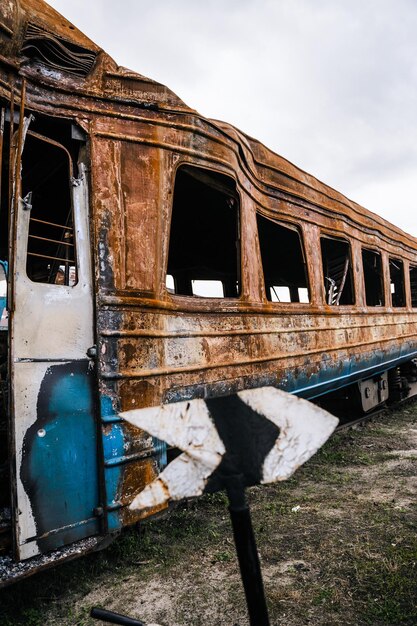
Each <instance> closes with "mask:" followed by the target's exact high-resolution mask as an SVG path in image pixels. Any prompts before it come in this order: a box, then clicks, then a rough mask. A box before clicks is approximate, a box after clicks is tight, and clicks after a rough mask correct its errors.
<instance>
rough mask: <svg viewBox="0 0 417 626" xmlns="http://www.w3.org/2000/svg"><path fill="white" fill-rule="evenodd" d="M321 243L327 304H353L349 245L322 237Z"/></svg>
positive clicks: (345, 242) (340, 240)
mask: <svg viewBox="0 0 417 626" xmlns="http://www.w3.org/2000/svg"><path fill="white" fill-rule="evenodd" d="M320 243H321V257H322V263H323V276H324V291H325V294H326V303H327V304H330V305H334V306H338V305H339V304H353V303H354V301H355V300H354V295H353V294H354V291H353V279H352V269H351V268H352V263H351V256H350V245H349V243H348V242H347V241H345V240H343V239H336V238H329V237H322V238H321V242H320Z"/></svg>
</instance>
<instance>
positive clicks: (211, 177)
mask: <svg viewBox="0 0 417 626" xmlns="http://www.w3.org/2000/svg"><path fill="white" fill-rule="evenodd" d="M179 172H184V173H185V174H186V175H187V176H190V178H192V179H194V180H195V181H198V182H199V183H201V184H202V185H206V186H207V187H209V188H210V189H212V190H213V191H214V192H218V193H221V194H223V195H224V196H228V197H229V199H230V200H232V202H234V204H235V206H234V210H235V212H236V215H235V222H236V232H235V235H234V248H235V257H234V261H235V268H236V270H235V272H236V274H235V277H234V278H233V280H232V281H226V280H225V277H224V276H222V275H221V273H219V272H216V271H215V272H214V273H213V275H212V276H210V277H208V276H205V275H204V276H203V275H201V271H197V273H196V274H195V275H192V274H191V273H190V272H191V271H192V265H190V270H189V271H188V275H187V273H186V272H185V273H184V276H183V277H178V271H177V272H175V271H174V270H173V269H172V266H171V265H170V259H171V243H172V236H173V219H174V208H175V200H176V193H175V188H176V184H177V180H178V173H179ZM216 177H217V180H216ZM221 178H223V180H221ZM226 180H227V181H228V182H229V185H230V187H229V186H228V185H227V184H226V182H225V181H226ZM232 186H233V189H232V188H231V187H232ZM173 189H174V191H173V194H172V204H171V214H170V224H169V232H168V245H167V260H166V269H165V273H164V283H163V285H164V291H165V293H166V294H167V295H169V296H170V297H173V298H193V299H195V300H201V301H210V300H216V301H217V302H219V301H228V300H230V301H236V300H238V299H239V298H240V297H241V295H242V269H241V245H242V242H241V197H240V193H239V191H238V189H237V183H236V179H235V178H233V177H232V176H231V175H229V174H225V173H224V172H222V171H218V170H214V169H211V168H209V167H205V166H202V165H200V164H195V163H190V162H183V163H181V164H180V165H178V167H177V168H176V170H175V175H174V181H173ZM175 274H177V275H175ZM167 276H170V277H172V280H173V283H174V291H173V290H172V289H171V288H168V287H167ZM234 279H235V284H236V294H233V295H231V294H230V292H231V289H232V288H233V287H231V285H232V283H234ZM195 281H199V282H201V281H207V282H208V283H209V282H218V281H219V282H221V283H222V288H223V292H224V293H225V294H226V295H223V296H218V295H215V296H212V295H204V296H202V295H198V294H196V293H194V292H193V282H195ZM228 282H229V284H227V283H228ZM181 284H182V286H181ZM185 284H186V286H187V288H186V289H185V288H184V285H185ZM180 289H182V291H180ZM228 292H229V293H228Z"/></svg>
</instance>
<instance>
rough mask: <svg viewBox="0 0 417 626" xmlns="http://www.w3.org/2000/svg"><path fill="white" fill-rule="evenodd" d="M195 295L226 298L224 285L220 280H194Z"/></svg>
mask: <svg viewBox="0 0 417 626" xmlns="http://www.w3.org/2000/svg"><path fill="white" fill-rule="evenodd" d="M191 285H192V289H193V295H194V296H203V297H204V298H224V287H223V283H222V282H221V281H220V280H192V281H191Z"/></svg>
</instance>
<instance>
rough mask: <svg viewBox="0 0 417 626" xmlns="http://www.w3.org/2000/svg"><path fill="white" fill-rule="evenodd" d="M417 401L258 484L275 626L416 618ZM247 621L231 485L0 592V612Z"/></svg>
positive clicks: (36, 620) (17, 619) (70, 625)
mask: <svg viewBox="0 0 417 626" xmlns="http://www.w3.org/2000/svg"><path fill="white" fill-rule="evenodd" d="M416 468H417V403H414V404H411V403H409V404H408V405H406V406H404V407H403V408H402V409H401V410H397V411H395V412H390V411H387V412H386V413H385V414H383V415H382V416H380V417H378V418H377V419H375V420H374V421H373V422H372V423H368V424H367V425H366V426H363V427H360V428H359V429H357V430H350V431H347V432H342V433H338V434H336V435H335V436H333V438H332V439H331V440H330V441H329V442H328V443H327V444H326V445H325V446H324V447H323V448H322V450H321V451H320V452H319V453H318V454H317V455H316V456H315V457H314V458H313V459H312V460H311V461H309V462H308V463H307V464H306V465H305V466H304V467H303V468H301V469H300V470H298V472H297V473H296V474H295V475H294V476H293V478H292V479H291V480H289V481H286V482H285V483H281V484H278V485H273V486H267V487H255V488H253V489H251V490H249V493H248V497H249V501H250V505H251V509H252V517H253V524H254V528H255V533H256V537H257V541H258V547H259V552H260V558H261V564H262V570H263V576H264V583H265V590H266V595H267V599H268V606H269V611H270V616H271V626H275V625H276V626H278V625H280V624H285V625H286V626H296V625H297V626H303V625H307V624H308V625H314V626H337V625H339V624H340V625H342V624H343V626H360V625H365V624H368V625H369V624H370V625H375V626H378V625H381V626H382V625H385V626H388V625H389V626H397V625H399V624H404V625H410V626H411V625H416V624H417V533H416V530H417V503H416V491H417V474H416ZM92 606H101V607H104V608H107V609H110V610H113V611H116V612H120V613H124V614H128V615H130V616H132V617H136V618H137V619H141V620H143V621H145V622H147V623H151V622H153V623H155V622H156V623H158V624H161V625H162V626H200V625H201V626H203V624H204V625H206V624H210V626H217V625H218V626H223V625H225V626H226V625H227V626H236V625H238V626H248V623H249V622H248V619H247V615H246V608H245V602H244V596H243V591H242V586H241V582H240V577H239V572H238V567H237V563H236V556H235V551H234V544H233V538H232V534H231V529H230V523H229V517H228V512H227V503H226V498H225V496H224V495H223V494H216V495H214V496H204V497H202V498H200V499H198V500H195V501H193V502H188V503H185V504H181V505H179V506H177V507H176V509H175V510H174V511H173V512H172V513H171V514H170V515H169V516H168V517H166V518H165V519H160V520H155V521H152V522H148V523H146V524H144V525H142V527H141V529H140V531H137V530H135V531H133V532H128V533H126V534H125V535H124V536H123V537H121V538H119V539H118V540H117V541H116V542H115V543H113V544H112V546H110V547H109V548H108V549H107V550H106V551H103V552H101V553H100V554H96V555H92V556H89V557H85V558H83V559H80V560H78V561H77V562H74V563H69V564H67V565H64V566H61V567H59V568H56V569H55V570H54V571H51V572H46V573H43V574H40V575H38V576H36V577H33V578H32V579H30V580H28V581H25V582H22V583H19V584H17V585H15V586H13V587H11V588H8V589H6V590H4V591H2V592H1V593H0V614H2V618H1V620H0V621H1V625H2V626H11V625H18V624H19V625H20V624H25V626H75V625H77V626H93V624H97V625H98V624H101V623H102V622H98V621H94V620H92V619H91V618H90V617H89V611H90V608H91V607H92Z"/></svg>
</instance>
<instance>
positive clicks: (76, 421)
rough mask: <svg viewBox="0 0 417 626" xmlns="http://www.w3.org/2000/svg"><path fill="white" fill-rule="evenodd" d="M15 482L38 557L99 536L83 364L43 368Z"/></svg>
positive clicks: (89, 380)
mask: <svg viewBox="0 0 417 626" xmlns="http://www.w3.org/2000/svg"><path fill="white" fill-rule="evenodd" d="M21 479H22V482H23V485H24V487H25V490H26V492H27V494H28V495H29V498H30V501H31V505H32V511H33V514H34V518H35V522H36V529H37V538H38V539H37V541H38V545H39V548H40V550H41V551H42V552H45V551H48V550H52V549H54V548H57V547H61V546H64V545H66V544H68V543H72V542H73V541H77V540H79V539H82V538H84V537H88V536H90V535H92V534H96V533H97V532H98V531H99V524H98V520H97V518H96V517H95V516H94V509H95V507H97V506H98V502H99V493H98V471H97V435H96V426H95V421H94V411H93V375H92V373H91V371H90V370H89V361H88V360H86V361H78V362H73V363H66V364H64V365H53V366H51V367H49V368H48V370H47V372H46V374H45V377H44V379H43V381H42V383H41V387H40V390H39V396H38V402H37V419H36V422H35V423H34V424H33V425H32V426H31V427H30V428H29V429H28V431H27V433H26V435H25V438H24V442H23V457H22V466H21Z"/></svg>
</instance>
